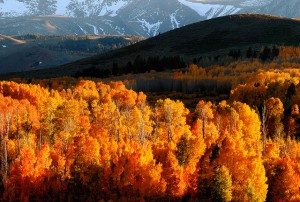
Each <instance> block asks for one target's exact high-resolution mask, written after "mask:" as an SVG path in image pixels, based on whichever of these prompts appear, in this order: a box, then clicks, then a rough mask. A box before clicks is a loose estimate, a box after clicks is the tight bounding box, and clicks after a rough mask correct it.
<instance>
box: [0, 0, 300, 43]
mask: <svg viewBox="0 0 300 202" xmlns="http://www.w3.org/2000/svg"><path fill="white" fill-rule="evenodd" d="M237 13H264V14H272V15H279V16H285V17H293V18H297V17H300V15H299V14H300V2H299V1H298V0H264V1H261V0H163V1H162V0H0V16H2V18H1V19H0V25H1V27H0V33H2V34H6V35H8V34H28V33H39V34H69V33H70V32H72V33H73V34H104V33H106V34H134V35H139V36H144V37H149V36H155V35H157V34H158V33H163V32H166V31H169V30H172V29H175V28H178V27H182V26H185V25H188V24H191V23H194V22H198V21H201V20H207V19H211V18H215V17H220V16H225V15H231V14H237ZM49 15H51V16H52V18H51V16H49ZM53 15H54V16H61V17H54V16H53ZM24 16H26V18H25V19H23V18H24ZM36 16H46V17H48V18H50V20H48V21H43V20H40V18H41V17H39V18H38V19H37V18H36ZM62 16H63V17H62ZM35 23H36V24H37V25H35ZM3 25H4V26H3ZM65 25H67V26H68V27H69V26H71V29H68V28H66V27H65ZM23 28H25V29H23ZM49 28H50V31H49Z"/></svg>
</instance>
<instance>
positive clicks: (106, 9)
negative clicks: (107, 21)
mask: <svg viewBox="0 0 300 202" xmlns="http://www.w3.org/2000/svg"><path fill="white" fill-rule="evenodd" d="M127 4H128V1H126V0H119V1H116V2H112V3H110V4H108V3H106V4H105V5H104V6H103V8H102V10H101V12H100V14H99V16H104V15H107V14H109V15H110V16H112V17H114V16H117V13H118V11H119V10H120V9H121V8H123V7H125V6H126V5H127Z"/></svg>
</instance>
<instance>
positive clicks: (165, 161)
mask: <svg viewBox="0 0 300 202" xmlns="http://www.w3.org/2000/svg"><path fill="white" fill-rule="evenodd" d="M298 54H300V51H299V49H296V48H286V49H284V50H282V51H281V52H280V53H279V55H278V57H277V59H276V60H273V59H272V60H270V61H269V62H267V63H264V62H261V61H258V60H255V59H253V60H252V61H251V62H249V61H248V62H247V61H237V62H235V63H234V64H231V65H228V66H226V67H225V66H224V67H222V68H221V67H217V66H212V67H211V68H210V69H209V70H208V69H207V68H205V67H199V66H197V65H191V66H190V67H189V69H188V71H185V72H181V71H178V72H174V73H173V79H174V80H190V81H192V82H196V81H197V80H203V79H211V80H215V81H216V83H218V82H220V81H223V82H224V80H225V81H226V83H229V84H230V89H229V99H228V100H223V101H220V102H211V101H205V100H201V99H199V100H198V101H197V104H196V105H195V106H194V107H193V108H192V109H188V108H187V107H186V106H185V105H184V104H183V102H182V101H179V100H171V99H169V98H167V99H158V100H157V101H156V102H155V103H154V104H150V103H148V101H147V96H146V95H145V94H144V93H143V92H135V91H134V90H132V89H130V88H128V82H124V83H123V82H109V83H103V82H101V81H92V80H85V79H71V78H60V79H48V80H31V81H30V83H23V82H24V81H21V80H17V79H16V80H15V81H1V82H0V109H1V110H0V140H1V142H0V163H1V164H0V171H1V172H0V177H1V183H0V195H1V200H3V201H53V200H57V201H158V200H161V201H299V200H300V189H299V187H300V165H299V160H300V155H299V152H300V143H299V139H300V113H299V105H300V88H299V81H300V69H299V68H297V67H295V66H296V64H295V65H294V66H292V65H291V64H292V62H293V61H295V60H296V59H295V58H297V57H298ZM283 58H284V59H283ZM278 61H282V62H281V63H279V62H278ZM285 64H289V65H285ZM233 65H234V67H233ZM277 66H280V67H277ZM287 66H288V67H287ZM254 67H255V68H254ZM27 82H28V81H27ZM129 83H130V82H129ZM126 86H127V87H126Z"/></svg>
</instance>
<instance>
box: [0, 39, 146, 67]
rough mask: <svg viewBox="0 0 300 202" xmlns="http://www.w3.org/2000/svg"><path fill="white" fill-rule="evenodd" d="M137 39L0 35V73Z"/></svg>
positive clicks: (64, 59) (60, 61)
mask: <svg viewBox="0 0 300 202" xmlns="http://www.w3.org/2000/svg"><path fill="white" fill-rule="evenodd" d="M141 40H143V38H141V37H135V36H119V35H97V36H95V35H82V36H75V35H68V36H65V35H56V36H42V35H37V34H34V35H21V36H6V35H0V73H8V72H20V71H28V70H33V69H43V68H49V67H55V66H58V65H62V64H65V63H70V62H72V61H76V60H79V59H82V58H86V57H90V56H92V55H95V54H100V53H105V52H107V51H110V50H114V49H117V48H120V47H124V46H127V45H131V44H134V43H136V42H138V41H141Z"/></svg>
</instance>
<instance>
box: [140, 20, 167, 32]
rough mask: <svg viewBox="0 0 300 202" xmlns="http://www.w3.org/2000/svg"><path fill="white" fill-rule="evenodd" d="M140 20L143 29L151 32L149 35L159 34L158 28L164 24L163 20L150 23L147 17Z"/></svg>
mask: <svg viewBox="0 0 300 202" xmlns="http://www.w3.org/2000/svg"><path fill="white" fill-rule="evenodd" d="M138 21H139V22H140V23H141V25H142V27H143V29H144V30H145V31H146V32H147V33H148V34H149V36H155V35H157V34H158V30H159V27H160V25H161V24H162V22H161V21H158V22H156V23H152V24H151V23H149V22H147V21H146V20H145V19H142V20H140V19H138Z"/></svg>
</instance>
